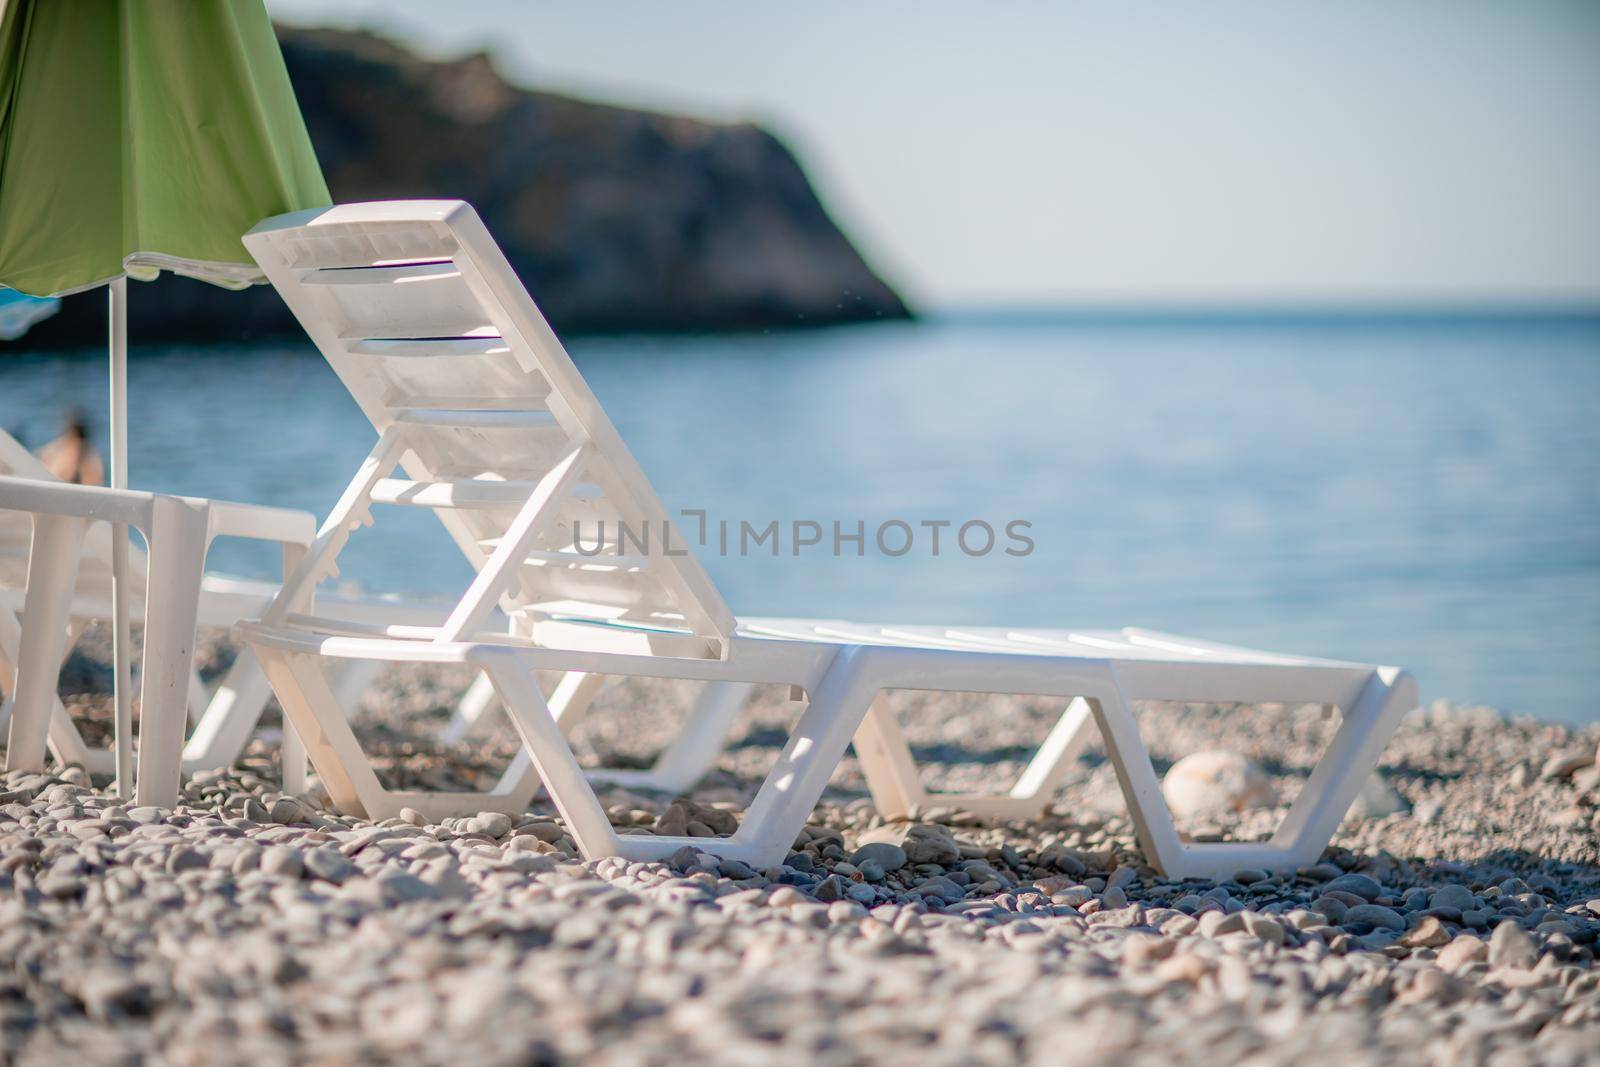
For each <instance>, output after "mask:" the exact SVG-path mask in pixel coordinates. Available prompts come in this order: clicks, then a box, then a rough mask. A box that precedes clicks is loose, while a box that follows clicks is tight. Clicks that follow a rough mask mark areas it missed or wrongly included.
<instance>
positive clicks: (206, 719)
mask: <svg viewBox="0 0 1600 1067" xmlns="http://www.w3.org/2000/svg"><path fill="white" fill-rule="evenodd" d="M271 697H272V687H271V686H269V685H268V684H267V677H266V675H265V674H263V673H262V672H261V667H260V664H258V663H257V662H256V657H255V654H254V653H253V652H251V651H250V650H249V649H248V648H243V649H240V650H239V655H238V657H237V658H236V659H235V660H234V661H233V666H231V667H229V668H228V673H227V674H225V675H223V676H222V684H221V685H219V686H217V691H216V693H215V694H213V695H212V697H211V701H210V703H209V704H207V705H206V711H205V714H204V715H202V716H201V717H200V722H199V723H198V724H196V725H195V728H194V733H192V734H190V735H189V742H188V744H186V745H184V746H183V767H184V770H185V771H186V772H188V773H191V774H192V773H194V772H195V771H197V770H202V769H210V768H213V767H226V766H228V765H229V764H231V763H233V761H234V760H236V759H238V758H239V753H241V752H243V751H244V746H245V745H247V744H249V742H250V735H251V734H252V733H254V732H255V728H256V724H257V723H259V722H260V721H261V712H262V711H263V710H264V709H265V708H266V706H267V701H268V700H269V699H271Z"/></svg>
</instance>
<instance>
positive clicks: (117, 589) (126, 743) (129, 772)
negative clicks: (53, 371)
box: [106, 278, 133, 800]
mask: <svg viewBox="0 0 1600 1067" xmlns="http://www.w3.org/2000/svg"><path fill="white" fill-rule="evenodd" d="M106 292H107V298H108V305H107V307H108V310H109V311H110V318H111V336H110V348H111V445H110V451H111V487H112V488H113V489H126V488H128V279H126V278H118V279H116V280H115V281H113V282H112V283H111V284H110V285H109V286H108V287H107V289H106ZM128 586H129V583H128V527H127V526H126V525H125V524H122V523H114V524H113V525H112V527H111V601H112V630H111V662H112V667H113V669H114V671H115V672H116V675H115V679H114V681H113V685H112V689H113V694H114V695H113V698H112V699H113V702H114V707H115V718H114V724H115V730H114V736H115V739H116V748H117V781H116V791H117V796H119V797H121V798H122V799H124V800H126V799H128V798H129V797H131V796H132V795H133V677H132V674H131V672H130V670H129V661H130V652H131V648H130V647H129V646H130V645H131V643H132V642H131V638H130V634H129V632H128V599H129V596H128V594H129V592H130V590H129V587H128Z"/></svg>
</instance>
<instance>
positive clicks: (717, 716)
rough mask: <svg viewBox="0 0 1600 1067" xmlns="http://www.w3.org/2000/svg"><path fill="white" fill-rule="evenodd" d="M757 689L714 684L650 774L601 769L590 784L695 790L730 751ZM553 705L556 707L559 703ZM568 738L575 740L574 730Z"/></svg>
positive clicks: (737, 684) (748, 685) (703, 693)
mask: <svg viewBox="0 0 1600 1067" xmlns="http://www.w3.org/2000/svg"><path fill="white" fill-rule="evenodd" d="M755 688H756V687H755V686H754V685H753V684H751V683H749V682H712V683H710V684H709V685H707V686H706V687H705V688H704V689H703V690H702V691H701V693H700V699H699V700H697V701H696V702H695V706H694V710H693V711H692V712H690V714H689V718H688V719H687V720H685V721H684V724H683V728H682V729H680V730H679V731H678V736H677V737H676V738H674V739H673V742H672V743H671V744H670V745H668V746H667V747H666V749H664V750H663V751H662V753H661V755H659V756H657V757H656V761H655V763H654V764H652V765H651V767H650V768H649V769H648V770H643V771H638V770H632V769H623V768H612V767H597V768H595V769H594V770H592V771H590V772H589V780H590V781H591V782H607V783H611V784H614V785H621V786H627V787H629V788H632V789H651V790H655V791H658V792H662V793H682V792H684V791H685V790H688V789H691V788H693V787H694V784H695V783H696V782H698V781H699V780H700V779H701V778H703V777H705V774H706V772H707V771H709V770H710V769H711V767H712V765H713V764H715V763H716V761H717V757H718V756H719V755H721V754H722V751H723V749H725V748H726V747H727V743H728V735H729V734H730V733H732V732H733V724H734V721H735V720H736V719H738V717H739V712H740V711H742V710H743V709H744V706H745V704H746V703H748V702H749V700H750V694H751V693H753V692H755ZM551 705H552V707H554V705H555V702H554V701H552V702H551ZM562 722H563V723H565V722H566V720H565V719H563V720H562ZM566 734H567V736H568V737H570V736H572V730H571V728H570V727H569V728H568V729H567V730H566Z"/></svg>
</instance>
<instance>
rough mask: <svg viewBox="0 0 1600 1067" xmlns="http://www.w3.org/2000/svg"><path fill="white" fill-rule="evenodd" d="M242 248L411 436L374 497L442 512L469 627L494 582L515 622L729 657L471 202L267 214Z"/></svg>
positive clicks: (720, 617) (380, 412)
mask: <svg viewBox="0 0 1600 1067" xmlns="http://www.w3.org/2000/svg"><path fill="white" fill-rule="evenodd" d="M244 241H245V245H246V246H247V247H248V248H249V249H250V252H251V253H252V254H253V255H254V256H255V258H256V260H257V262H258V263H260V265H261V268H262V270H264V271H265V272H266V275H267V278H268V279H269V280H270V281H271V282H272V284H273V285H274V286H275V287H276V288H277V290H278V292H279V293H281V294H282V296H283V298H284V300H285V302H287V303H288V305H289V308H290V309H291V310H292V311H293V312H294V314H295V315H296V316H297V317H298V318H299V320H300V322H301V324H302V325H303V326H304V327H305V329H306V332H307V333H308V334H310V336H311V339H312V340H313V341H314V342H315V343H316V345H317V347H318V348H319V349H321V351H322V354H323V356H324V357H326V359H327V361H328V363H329V365H331V366H332V367H333V369H334V371H335V372H336V373H337V374H338V375H339V378H340V379H341V380H342V381H343V382H344V384H345V386H346V387H347V388H348V389H349V390H350V394H351V395H352V396H353V397H354V398H355V401H356V403H357V404H359V405H360V407H361V410H362V411H363V412H365V413H366V415H367V417H368V418H369V419H371V420H372V425H373V426H374V427H375V428H376V429H377V430H378V431H379V433H380V434H389V435H391V436H392V437H394V438H395V439H396V440H397V441H399V442H400V444H401V445H402V446H403V449H404V452H403V456H402V459H401V462H400V465H401V467H402V468H403V469H404V471H405V472H406V474H407V475H409V479H410V480H409V481H402V480H400V479H385V480H384V482H383V483H380V484H379V485H378V486H377V487H375V489H374V491H373V493H372V499H373V501H375V502H378V503H389V504H402V505H404V504H409V505H413V506H425V507H430V508H432V509H433V510H434V513H435V514H436V515H438V517H439V518H440V520H441V521H442V522H443V523H444V525H445V527H446V528H447V529H448V530H449V531H450V534H451V536H452V537H453V538H454V539H455V542H456V544H457V545H459V546H460V548H461V551H462V552H463V553H464V554H465V555H466V557H467V559H468V560H469V561H470V562H471V563H472V564H473V566H474V567H475V568H476V569H477V570H478V571H479V581H477V582H475V583H474V589H471V590H469V591H468V593H467V594H466V595H465V596H464V598H463V605H466V603H467V601H468V600H470V599H472V598H474V597H475V596H476V598H477V599H476V601H475V608H474V610H475V611H477V615H476V619H477V621H480V622H481V621H482V616H483V612H484V611H486V610H487V608H486V607H485V605H484V603H483V595H482V594H483V593H484V589H485V586H486V584H487V585H492V586H493V589H492V590H491V592H492V594H493V595H492V596H491V597H490V598H489V600H488V607H490V608H492V607H493V606H496V605H498V606H499V607H500V608H501V609H502V610H504V611H505V612H506V613H507V614H508V615H510V616H511V617H512V618H513V620H519V619H522V620H528V622H529V629H528V630H527V631H526V632H532V623H534V622H538V621H542V620H543V619H547V618H571V617H577V618H590V619H607V620H624V621H628V622H632V623H637V624H640V625H646V626H664V627H668V628H675V629H681V630H687V631H690V632H692V633H693V634H695V635H697V636H700V637H704V638H706V639H707V643H706V648H707V654H708V655H712V656H716V655H723V654H725V653H726V638H727V637H728V636H729V635H730V634H731V633H732V630H733V627H734V621H733V616H732V615H731V613H730V612H729V611H728V609H727V607H726V605H725V604H723V602H722V599H721V597H720V596H718V594H717V591H716V589H715V588H714V587H713V586H712V584H711V581H710V579H709V578H708V577H707V575H706V574H705V572H704V571H703V570H702V569H701V568H700V565H699V564H698V563H697V562H696V561H695V559H694V557H693V556H692V555H690V554H688V552H687V543H686V542H685V541H684V540H683V538H682V536H681V534H680V533H679V532H678V531H677V529H676V527H675V526H673V524H672V522H671V520H670V519H669V518H668V516H667V513H666V510H665V508H664V507H663V506H662V504H661V502H660V500H659V499H657V497H656V494H655V492H654V490H653V489H652V488H651V487H650V484H649V482H648V481H647V480H646V479H645V476H644V473H643V472H642V471H641V470H640V469H639V466H638V464H637V463H635V462H634V459H633V457H632V456H631V455H630V454H629V453H628V450H627V448H626V446H624V445H623V443H622V438H621V437H620V436H619V435H618V434H617V432H616V429H615V428H614V427H613V426H612V425H611V422H610V420H608V419H607V418H606V416H605V413H604V412H603V411H602V410H601V409H600V404H599V402H598V401H597V400H596V399H595V397H594V394H593V393H592V392H590V390H589V387H588V385H587V384H586V383H585V382H584V380H583V376H582V375H581V374H579V373H578V369H577V367H576V366H574V365H573V362H572V359H571V358H570V357H569V356H568V355H567V352H566V350H565V349H564V348H563V347H562V345H561V342H560V341H559V340H558V339H557V338H556V335H555V333H554V332H553V331H552V330H551V329H550V326H549V324H548V323H547V322H546V321H545V319H544V316H543V315H542V314H541V313H540V312H539V309H538V307H536V306H535V305H534V302H533V300H532V298H531V297H530V296H529V295H528V293H527V291H526V290H525V289H524V288H523V286H522V284H521V283H520V282H519V281H518V279H517V276H516V274H515V273H514V272H513V271H512V269H511V266H510V264H509V263H507V261H506V259H505V256H504V255H503V254H502V253H501V251H500V249H499V247H498V246H497V245H496V244H495V242H494V240H493V239H492V238H491V237H490V236H489V232H488V230H487V229H486V228H485V227H484V225H483V223H482V221H481V220H480V219H479V218H478V215H477V213H476V212H475V211H474V210H473V209H472V208H471V206H469V205H468V204H465V203H463V202H461V201H459V200H413V201H390V202H382V203H370V204H348V205H341V206H337V207H333V208H326V209H318V210H313V211H306V212H298V213H295V214H292V215H282V216H278V217H276V218H272V219H268V220H266V221H265V222H263V223H261V224H260V225H259V226H257V227H256V228H255V229H253V230H252V231H251V232H250V233H249V234H247V235H246V236H245V239H244ZM602 528H603V529H604V534H605V542H606V543H605V546H604V548H603V549H602V550H601V551H600V552H598V553H596V552H595V549H596V546H597V538H598V536H599V534H600V531H601V530H602ZM624 529H626V530H628V531H631V535H632V536H631V539H628V540H624V542H623V543H622V544H621V545H619V544H618V543H617V542H618V539H619V535H620V534H621V533H622V531H623V530H624ZM641 535H642V536H643V537H644V538H645V539H646V540H647V542H648V543H647V544H641V542H640V537H641ZM664 541H665V542H670V544H669V545H664V544H663V542H664ZM666 547H670V549H671V553H672V554H669V553H668V552H667V551H665V550H664V549H665V548H666ZM580 548H581V549H583V551H579V549H580ZM466 610H467V609H466V608H465V607H463V611H466ZM468 614H471V612H468ZM461 621H463V620H459V619H458V620H457V622H461ZM467 629H470V627H468V628H467ZM464 633H465V630H464V629H463V627H462V626H456V627H454V628H453V629H451V631H450V636H461V635H463V634H464Z"/></svg>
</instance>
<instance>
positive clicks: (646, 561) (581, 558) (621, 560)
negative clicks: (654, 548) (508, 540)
mask: <svg viewBox="0 0 1600 1067" xmlns="http://www.w3.org/2000/svg"><path fill="white" fill-rule="evenodd" d="M522 564H523V566H525V567H540V568H545V567H558V568H563V569H566V570H574V571H594V572H596V573H607V574H612V573H616V572H618V571H627V572H629V573H635V572H638V571H645V570H649V569H650V557H648V556H619V555H614V554H612V553H610V552H598V553H596V554H595V555H592V556H585V555H580V554H579V553H576V552H548V551H544V550H540V551H536V552H530V553H528V556H527V558H526V559H524V560H523V561H522Z"/></svg>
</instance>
